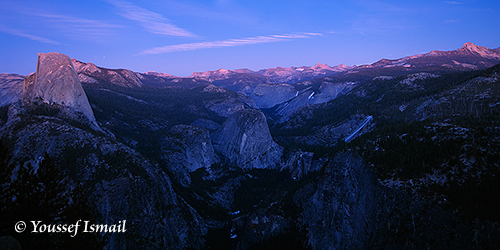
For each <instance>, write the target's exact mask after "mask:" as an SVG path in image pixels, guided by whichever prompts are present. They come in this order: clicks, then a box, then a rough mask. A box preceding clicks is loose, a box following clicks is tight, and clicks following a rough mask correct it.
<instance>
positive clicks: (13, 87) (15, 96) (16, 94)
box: [0, 73, 24, 106]
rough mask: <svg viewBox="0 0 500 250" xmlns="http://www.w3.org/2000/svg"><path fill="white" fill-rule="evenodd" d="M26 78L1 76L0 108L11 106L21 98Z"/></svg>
mask: <svg viewBox="0 0 500 250" xmlns="http://www.w3.org/2000/svg"><path fill="white" fill-rule="evenodd" d="M23 79H24V76H21V75H16V74H6V73H2V74H0V106H4V105H8V104H11V103H13V102H15V101H17V100H19V99H20V98H21V94H22V92H23Z"/></svg>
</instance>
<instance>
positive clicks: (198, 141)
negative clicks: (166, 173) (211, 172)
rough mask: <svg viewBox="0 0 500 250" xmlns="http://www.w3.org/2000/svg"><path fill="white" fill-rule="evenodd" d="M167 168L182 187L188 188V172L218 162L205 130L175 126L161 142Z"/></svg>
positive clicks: (189, 180)
mask: <svg viewBox="0 0 500 250" xmlns="http://www.w3.org/2000/svg"><path fill="white" fill-rule="evenodd" d="M161 147H162V150H163V152H164V153H165V155H164V158H165V160H166V162H167V167H168V168H169V170H170V171H172V172H173V173H174V174H175V175H176V177H177V178H176V179H177V180H178V181H179V182H180V183H181V184H183V185H184V186H189V184H190V183H191V179H190V177H189V172H193V171H196V170H197V169H199V168H203V167H206V168H208V167H210V166H211V165H212V164H214V163H217V162H219V157H218V156H217V155H216V154H215V152H214V149H213V147H212V143H211V141H210V135H209V133H208V131H207V130H206V129H203V128H200V127H196V126H191V125H176V126H174V127H172V128H171V129H170V131H169V134H168V135H167V136H166V137H164V138H163V139H162V141H161Z"/></svg>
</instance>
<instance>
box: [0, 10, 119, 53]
mask: <svg viewBox="0 0 500 250" xmlns="http://www.w3.org/2000/svg"><path fill="white" fill-rule="evenodd" d="M0 9H3V10H7V11H10V12H15V13H19V14H21V15H22V17H18V18H22V19H23V20H24V22H28V23H29V25H30V27H32V28H34V29H36V30H46V31H48V32H47V34H52V35H54V33H53V32H51V31H56V34H57V36H60V35H64V36H68V37H71V38H74V39H78V40H90V41H97V42H101V41H104V40H106V38H108V37H110V36H112V34H113V32H112V31H113V30H114V29H116V28H121V27H122V26H120V25H117V24H113V23H109V22H106V21H102V20H94V19H86V18H79V17H75V16H70V15H61V14H56V13H54V12H53V11H47V10H45V9H38V8H34V7H26V6H21V5H19V4H13V3H9V4H0ZM31 17H34V19H33V18H31ZM11 23H12V26H9V27H8V28H6V27H3V29H4V30H8V31H9V33H11V34H14V33H16V34H22V35H20V36H24V37H27V38H30V37H32V38H30V39H33V38H37V39H33V40H39V41H42V42H46V43H57V42H54V41H52V40H50V39H45V38H42V39H38V38H41V37H38V36H34V35H31V34H26V33H23V32H21V31H20V30H21V29H20V28H17V27H13V26H16V25H15V23H16V22H15V21H14V20H12V21H11ZM5 32H7V31H5ZM57 44H58V43H57Z"/></svg>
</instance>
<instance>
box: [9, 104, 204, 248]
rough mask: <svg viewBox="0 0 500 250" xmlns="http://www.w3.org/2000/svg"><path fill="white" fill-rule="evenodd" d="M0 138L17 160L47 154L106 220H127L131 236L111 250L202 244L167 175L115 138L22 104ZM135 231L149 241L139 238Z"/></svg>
mask: <svg viewBox="0 0 500 250" xmlns="http://www.w3.org/2000/svg"><path fill="white" fill-rule="evenodd" d="M0 137H1V138H2V140H3V141H4V142H5V143H6V144H8V145H11V146H10V147H11V152H12V160H11V162H12V163H13V164H14V163H16V162H25V163H31V165H33V166H37V165H38V163H39V161H40V159H42V157H43V155H44V153H47V154H48V155H49V156H50V158H51V159H52V161H53V163H54V164H55V165H56V166H57V167H58V168H59V169H60V170H61V172H63V173H64V174H65V175H66V176H67V177H68V178H69V179H71V180H73V181H75V182H81V183H83V185H84V187H85V190H86V193H87V194H88V195H89V196H88V199H89V205H90V206H91V207H92V208H93V209H95V210H96V211H97V212H98V213H99V215H98V216H99V218H98V219H99V220H100V221H101V222H102V223H108V224H113V223H116V221H119V220H127V232H128V233H130V234H127V235H124V234H115V235H113V236H112V237H110V238H107V239H106V242H105V244H106V247H107V248H110V249H117V248H118V249H120V248H122V247H123V246H125V245H126V246H128V247H133V248H137V247H139V246H140V247H141V248H150V249H151V248H152V249H155V248H167V249H182V248H185V247H187V246H192V247H195V248H198V247H199V244H201V241H200V240H201V234H203V230H202V229H201V228H200V225H201V224H203V223H202V222H201V218H199V216H198V215H197V213H196V211H194V210H192V209H191V208H190V207H189V206H188V205H187V204H185V203H184V202H183V201H182V199H180V198H179V197H178V196H177V195H176V194H175V193H174V191H173V188H172V186H171V181H170V179H169V177H168V176H167V175H166V173H165V172H164V171H163V170H162V169H161V168H160V167H159V166H158V165H156V164H154V163H152V162H150V161H149V160H147V159H146V158H144V157H143V156H142V155H140V154H139V153H138V152H136V151H135V150H133V149H131V148H129V147H127V146H125V145H123V144H121V143H119V142H117V141H116V140H114V139H113V138H112V137H109V136H106V135H104V134H103V133H101V132H96V131H94V130H86V129H85V128H78V127H75V126H73V125H72V123H71V122H68V121H67V120H65V119H61V118H58V117H53V116H49V115H47V114H44V115H36V114H32V113H31V111H30V110H26V109H25V108H24V107H22V106H21V105H19V104H14V105H11V106H10V111H9V122H8V123H7V124H5V125H4V126H3V127H2V129H1V130H0ZM33 209H34V208H33ZM82 219H84V218H82ZM131 235H133V238H135V237H137V238H143V239H147V240H145V241H141V242H140V243H139V242H135V241H134V240H130V236H131Z"/></svg>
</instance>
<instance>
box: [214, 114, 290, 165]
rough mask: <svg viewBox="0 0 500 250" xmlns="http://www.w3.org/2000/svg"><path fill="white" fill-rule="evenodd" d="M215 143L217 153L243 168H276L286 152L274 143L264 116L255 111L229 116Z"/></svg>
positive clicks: (217, 132)
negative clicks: (283, 152)
mask: <svg viewBox="0 0 500 250" xmlns="http://www.w3.org/2000/svg"><path fill="white" fill-rule="evenodd" d="M212 141H213V143H214V148H215V150H216V151H217V152H219V153H220V154H222V155H223V156H224V157H226V158H227V159H228V160H229V162H231V163H234V164H236V165H238V166H240V167H242V168H273V167H275V165H276V164H277V163H279V161H280V158H281V155H282V151H283V149H282V147H281V146H279V145H278V144H276V143H275V142H274V141H273V138H272V137H271V133H270V132H269V127H268V126H267V122H266V117H265V116H264V114H263V113H262V112H260V111H258V110H253V109H246V110H240V111H237V112H235V113H234V114H232V115H231V116H229V117H228V118H227V120H226V121H225V122H224V124H222V127H221V128H220V129H219V130H217V131H216V132H214V134H213V139H212Z"/></svg>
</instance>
